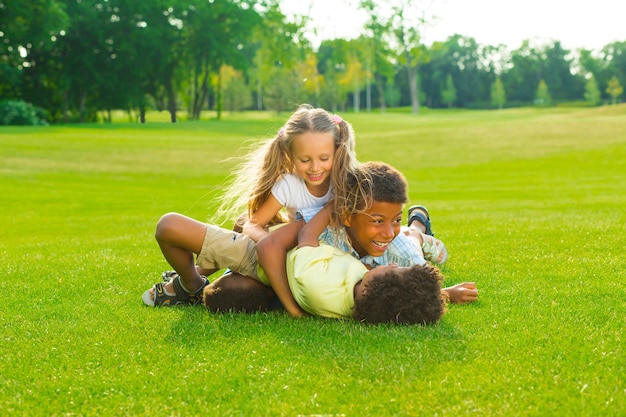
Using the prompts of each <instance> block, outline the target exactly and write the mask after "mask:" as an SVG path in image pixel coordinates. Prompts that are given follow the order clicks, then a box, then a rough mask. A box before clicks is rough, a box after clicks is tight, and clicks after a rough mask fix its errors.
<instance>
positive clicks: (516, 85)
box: [501, 40, 541, 104]
mask: <svg viewBox="0 0 626 417" xmlns="http://www.w3.org/2000/svg"><path fill="white" fill-rule="evenodd" d="M540 62H541V57H540V53H539V52H538V51H537V50H536V49H535V48H533V47H531V45H530V42H529V41H528V40H525V41H524V42H522V45H521V47H520V48H518V49H516V50H514V51H513V52H511V62H510V68H508V69H507V70H505V71H504V72H503V73H502V75H501V76H502V82H503V83H504V88H505V89H506V91H507V99H508V100H509V101H513V102H517V103H519V104H530V103H532V102H533V100H534V99H535V97H534V94H535V93H536V91H537V90H536V89H537V84H538V83H539V80H540V79H541V77H540V75H539V74H540V72H541V70H540Z"/></svg>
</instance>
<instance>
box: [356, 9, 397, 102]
mask: <svg viewBox="0 0 626 417" xmlns="http://www.w3.org/2000/svg"><path fill="white" fill-rule="evenodd" d="M359 7H360V8H361V9H363V10H365V11H367V12H368V16H369V20H368V22H367V23H366V24H365V28H366V29H367V31H368V32H369V35H370V37H369V38H368V39H367V40H366V42H367V47H366V48H367V50H368V51H369V52H370V57H371V60H368V64H369V68H368V71H369V72H371V74H372V75H373V77H374V80H375V85H376V89H377V91H378V100H379V105H380V111H381V112H382V113H384V112H385V110H386V108H387V100H386V95H387V94H386V91H387V90H388V88H392V87H393V73H394V68H393V65H392V64H391V61H392V59H391V58H392V57H391V48H390V47H389V43H388V42H387V37H388V36H389V26H388V23H386V22H384V21H381V18H380V16H379V14H378V11H377V9H376V2H375V1H374V0H362V1H361V2H360V4H359ZM388 83H389V84H390V85H388ZM368 109H369V107H368Z"/></svg>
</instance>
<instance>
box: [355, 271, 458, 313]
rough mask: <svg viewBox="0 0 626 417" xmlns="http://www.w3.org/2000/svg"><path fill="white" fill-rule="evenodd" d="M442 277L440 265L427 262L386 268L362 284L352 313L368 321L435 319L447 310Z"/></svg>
mask: <svg viewBox="0 0 626 417" xmlns="http://www.w3.org/2000/svg"><path fill="white" fill-rule="evenodd" d="M442 281H443V276H442V275H441V272H440V271H439V269H438V268H437V267H434V266H431V265H428V264H425V265H413V266H412V267H410V268H394V269H389V270H388V271H387V272H386V273H385V274H382V275H380V276H377V277H374V278H372V280H371V281H369V282H367V283H366V284H365V294H364V296H363V297H361V298H358V299H355V303H354V312H353V314H352V317H353V318H354V319H355V320H358V321H360V322H362V323H368V324H377V323H393V324H432V323H435V322H437V321H439V320H440V319H441V317H442V316H443V314H444V313H445V311H446V304H447V297H446V295H445V293H444V292H442V291H441V283H442Z"/></svg>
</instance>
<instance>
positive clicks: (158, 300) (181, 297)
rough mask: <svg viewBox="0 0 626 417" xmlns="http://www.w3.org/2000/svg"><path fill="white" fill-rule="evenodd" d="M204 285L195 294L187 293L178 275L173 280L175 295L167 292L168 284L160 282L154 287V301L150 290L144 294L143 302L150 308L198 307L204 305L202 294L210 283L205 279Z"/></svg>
mask: <svg viewBox="0 0 626 417" xmlns="http://www.w3.org/2000/svg"><path fill="white" fill-rule="evenodd" d="M202 279H204V284H203V285H202V286H201V287H200V288H199V289H198V290H197V291H195V292H187V291H186V290H185V289H184V288H183V286H182V285H181V283H180V277H179V276H178V275H176V276H175V277H174V278H172V284H173V285H174V294H170V293H168V292H166V291H165V284H166V283H167V282H158V283H156V284H155V285H154V287H152V288H153V289H154V300H152V299H151V297H150V290H147V291H146V292H145V293H144V294H143V297H142V299H143V302H144V304H146V305H149V306H154V307H157V306H161V307H171V306H178V305H186V304H191V305H197V304H202V292H203V290H204V287H206V286H207V285H208V284H209V281H208V280H207V279H206V278H205V277H202Z"/></svg>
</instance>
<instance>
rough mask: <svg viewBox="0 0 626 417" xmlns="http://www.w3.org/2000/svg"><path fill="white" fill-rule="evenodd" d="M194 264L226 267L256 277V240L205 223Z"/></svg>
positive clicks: (211, 267)
mask: <svg viewBox="0 0 626 417" xmlns="http://www.w3.org/2000/svg"><path fill="white" fill-rule="evenodd" d="M206 226H207V229H206V235H205V236H204V242H203V243H202V250H201V251H200V253H199V254H198V257H197V258H196V264H197V265H198V266H200V267H202V268H206V269H223V268H228V269H230V270H231V271H233V272H238V273H240V274H242V275H246V276H249V277H252V278H256V279H258V276H257V260H256V242H255V241H254V240H252V239H250V237H249V236H247V235H244V234H241V233H237V232H234V231H232V230H228V229H223V228H221V227H218V226H214V225H212V224H207V225H206Z"/></svg>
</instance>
